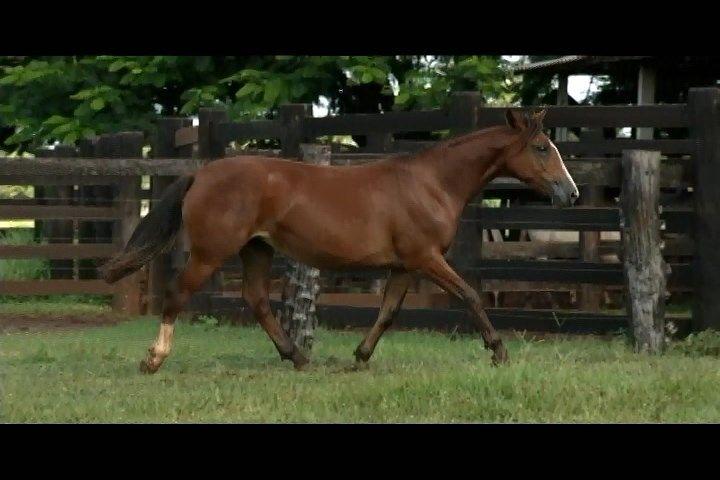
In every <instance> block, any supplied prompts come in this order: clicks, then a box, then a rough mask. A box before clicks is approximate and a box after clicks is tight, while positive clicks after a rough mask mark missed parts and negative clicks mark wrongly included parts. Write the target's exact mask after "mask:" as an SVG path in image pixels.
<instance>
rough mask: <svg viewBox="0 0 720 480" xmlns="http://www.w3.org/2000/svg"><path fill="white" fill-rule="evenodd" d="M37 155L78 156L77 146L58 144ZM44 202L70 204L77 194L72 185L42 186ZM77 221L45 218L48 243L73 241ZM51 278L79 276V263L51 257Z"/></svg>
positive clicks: (44, 228) (43, 229)
mask: <svg viewBox="0 0 720 480" xmlns="http://www.w3.org/2000/svg"><path fill="white" fill-rule="evenodd" d="M35 156H37V157H41V158H42V157H56V158H72V157H76V156H77V151H76V150H75V147H73V146H70V145H57V146H55V148H54V149H53V150H50V149H47V148H43V149H40V150H38V151H37V152H36V153H35ZM41 192H42V194H43V195H44V197H45V199H44V203H45V204H47V205H70V204H71V203H72V202H73V200H74V196H75V192H74V188H73V186H72V185H57V186H42V189H41ZM75 223H76V222H75V221H73V220H45V221H42V224H41V228H42V237H43V238H45V239H47V241H48V243H73V241H74V239H75ZM49 264H50V278H52V279H71V278H75V279H77V278H76V276H77V264H76V262H75V261H74V260H73V259H62V260H56V259H50V260H49Z"/></svg>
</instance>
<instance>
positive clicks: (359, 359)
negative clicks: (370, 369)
mask: <svg viewBox="0 0 720 480" xmlns="http://www.w3.org/2000/svg"><path fill="white" fill-rule="evenodd" d="M353 354H354V355H355V362H356V363H358V364H360V363H365V364H366V363H367V362H368V361H369V360H370V355H371V354H370V352H366V351H365V350H363V348H362V345H360V346H359V347H357V348H356V349H355V351H354V352H353Z"/></svg>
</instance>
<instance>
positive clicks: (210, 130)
mask: <svg viewBox="0 0 720 480" xmlns="http://www.w3.org/2000/svg"><path fill="white" fill-rule="evenodd" d="M228 120H229V117H228V113H227V109H225V107H212V108H201V109H200V111H199V112H198V156H199V157H200V158H201V159H202V160H203V161H204V162H211V161H213V160H217V159H218V158H222V157H224V156H225V141H224V139H223V138H221V137H220V135H219V134H218V125H219V124H221V123H225V122H227V121H228ZM224 278H225V276H224V275H223V273H222V271H221V270H216V271H215V273H213V274H212V276H211V277H210V280H208V282H207V283H206V285H205V286H204V287H203V288H202V290H201V293H200V295H198V296H196V299H195V301H194V302H193V305H195V308H197V309H198V310H201V311H203V310H205V311H207V310H210V307H211V305H210V294H212V293H222V291H223V285H224V283H225V280H224Z"/></svg>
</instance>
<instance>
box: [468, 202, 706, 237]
mask: <svg viewBox="0 0 720 480" xmlns="http://www.w3.org/2000/svg"><path fill="white" fill-rule="evenodd" d="M475 208H476V209H477V210H479V213H480V215H479V217H478V219H477V221H478V222H481V223H482V225H483V228H498V229H505V228H508V229H514V230H529V229H542V230H581V231H613V230H615V231H617V230H619V229H620V210H619V209H618V208H612V207H573V208H558V209H556V208H553V207H512V208H489V207H482V208H478V207H475ZM660 218H661V219H662V220H664V221H665V231H667V232H669V233H670V232H677V233H686V232H690V231H691V230H692V220H693V218H692V210H691V209H687V208H682V207H672V208H671V207H668V208H663V212H662V214H661V216H660ZM461 221H463V222H466V221H467V222H472V221H474V220H470V219H468V220H465V219H463V220H461Z"/></svg>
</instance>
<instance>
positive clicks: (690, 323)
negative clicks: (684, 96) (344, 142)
mask: <svg viewBox="0 0 720 480" xmlns="http://www.w3.org/2000/svg"><path fill="white" fill-rule="evenodd" d="M719 97H720V91H719V90H718V89H716V88H699V89H691V90H690V92H689V96H688V102H687V104H671V105H641V106H568V107H565V106H563V107H548V108H547V109H548V113H547V115H546V117H545V126H546V127H547V128H550V129H553V130H555V129H559V128H562V129H565V131H568V132H570V134H569V137H570V138H568V139H567V140H565V141H557V142H556V145H557V146H558V148H559V150H560V152H561V153H562V155H563V158H564V159H565V161H566V165H567V167H568V170H569V171H570V173H571V175H572V176H573V178H574V179H575V181H576V183H577V184H578V186H579V187H580V189H581V200H582V201H581V202H580V204H579V205H577V206H575V207H572V208H565V209H554V208H551V207H550V206H549V204H548V203H549V202H548V201H547V200H546V199H543V198H541V197H539V196H538V195H536V194H535V193H533V192H531V191H530V190H529V189H528V188H527V187H526V186H525V185H524V184H522V183H520V182H517V181H515V180H513V179H505V178H499V179H496V180H494V181H493V182H492V183H491V184H490V185H489V186H488V188H486V189H485V191H484V192H483V194H482V195H481V196H480V197H478V198H476V199H474V200H473V201H472V202H471V203H470V204H469V205H468V207H467V209H466V210H465V212H464V213H463V216H462V221H461V225H460V228H459V232H458V236H457V238H456V241H455V243H454V244H453V246H452V247H451V250H450V252H449V258H450V260H451V263H453V264H454V265H455V267H456V268H457V269H458V270H459V271H460V272H461V274H462V275H464V276H465V278H467V279H468V280H469V281H470V282H471V283H473V284H474V286H476V287H477V288H478V289H479V290H481V291H482V292H483V294H484V296H485V301H486V304H488V306H489V307H490V308H488V315H489V316H490V318H491V320H492V321H493V323H494V324H495V325H496V327H498V328H519V329H528V330H542V331H551V332H608V331H613V330H617V329H620V328H624V327H625V326H626V324H627V317H626V315H625V314H624V313H623V311H624V307H623V305H622V301H620V302H616V303H618V305H616V306H615V309H614V310H607V308H606V307H607V305H606V303H607V301H606V300H607V299H605V300H603V298H604V297H603V296H604V295H605V296H606V297H607V295H608V293H612V292H616V293H619V294H622V292H623V290H624V286H623V283H624V276H623V265H622V263H621V258H622V247H621V242H620V240H619V238H617V237H616V238H612V239H610V240H606V239H603V238H602V235H601V232H619V231H620V206H619V204H618V203H617V202H616V201H615V199H617V197H619V195H620V185H621V181H622V173H621V172H622V170H621V165H620V160H621V156H622V153H623V151H624V150H628V149H642V150H652V151H659V152H660V153H661V155H662V157H661V158H662V163H661V171H660V184H661V191H662V195H661V198H660V203H661V215H660V217H661V220H662V227H661V228H662V229H663V230H662V239H663V243H664V250H663V255H664V257H665V260H666V262H667V263H668V264H669V265H670V267H671V271H670V274H669V276H668V289H669V291H670V292H671V293H672V294H677V295H683V294H686V295H691V298H692V299H693V310H692V316H688V315H675V316H671V317H672V320H673V321H674V322H675V324H676V326H677V328H678V329H679V330H681V331H689V330H690V329H691V328H694V329H702V328H707V327H714V328H720V302H717V301H715V299H714V297H713V296H714V295H715V294H716V292H717V291H720V290H718V287H720V250H719V249H718V248H717V246H718V245H720V243H719V242H718V241H719V240H720V215H719V214H718V208H717V205H720V194H719V193H718V192H719V191H720V190H718V189H717V188H716V185H717V184H718V183H719V182H720V131H719V130H720V111H719V107H718V98H719ZM451 100H452V101H451V102H450V105H449V107H448V108H444V109H437V110H430V111H417V112H388V113H384V114H353V115H343V116H336V117H324V118H313V117H312V116H311V106H310V105H305V104H293V105H283V106H281V108H280V109H279V113H278V115H277V117H276V118H275V119H273V120H257V121H250V122H231V121H229V120H228V117H227V112H226V111H225V110H223V109H215V108H212V109H202V110H201V111H200V114H199V124H198V125H197V126H193V124H192V120H191V119H188V118H163V119H160V120H159V121H158V129H157V136H156V137H155V138H153V139H152V150H151V155H150V158H142V145H143V144H144V135H143V134H142V133H140V132H125V133H120V134H113V135H102V136H100V137H98V138H96V139H94V140H92V141H86V142H84V143H83V144H82V145H81V146H80V148H79V149H70V150H68V149H59V150H55V151H53V152H44V153H43V154H42V156H40V155H38V158H34V159H27V158H12V159H11V158H3V159H0V184H4V185H37V186H41V187H44V188H45V189H46V190H47V191H45V192H44V193H48V191H50V192H51V193H52V194H51V195H46V198H44V199H37V198H36V199H33V200H32V201H31V200H28V201H25V202H24V203H22V202H13V201H8V200H3V201H2V203H1V204H0V219H35V220H39V221H41V222H43V229H44V231H51V232H52V231H55V232H60V233H61V234H60V235H58V237H60V238H53V237H52V236H50V238H51V239H52V241H53V242H62V243H47V244H42V245H32V246H8V245H5V246H0V258H31V257H38V256H39V257H45V258H50V259H52V260H53V261H54V262H56V263H55V264H53V267H54V268H55V269H56V270H57V271H58V272H62V271H65V272H66V273H65V275H66V277H65V278H55V277H53V278H52V279H49V280H42V281H0V294H16V295H37V294H50V293H104V294H112V295H114V298H115V305H116V306H117V307H118V308H120V309H122V310H124V311H127V312H131V313H137V312H142V311H150V312H154V313H156V312H158V311H159V309H160V306H161V299H162V297H163V288H164V286H165V285H166V283H167V281H168V279H169V278H170V276H171V275H173V274H174V273H175V272H176V271H177V270H178V269H179V268H181V267H182V265H183V264H184V261H185V258H186V255H187V252H186V251H185V250H186V249H185V245H184V242H183V241H182V240H181V241H180V242H178V246H177V248H176V249H175V250H174V251H173V252H170V253H168V254H165V255H163V256H161V257H160V258H159V259H158V260H157V261H155V262H154V264H153V265H152V266H151V268H149V269H147V270H146V271H142V272H139V273H137V274H135V275H134V276H132V277H130V278H128V279H125V280H123V281H121V282H120V283H119V284H118V285H116V286H108V285H106V284H104V283H103V282H102V281H101V280H98V279H97V277H96V276H95V274H94V268H95V267H96V265H97V263H96V262H97V261H98V260H101V259H103V258H106V257H108V256H109V255H111V254H112V253H113V252H114V251H116V250H117V249H119V248H120V246H121V245H122V244H123V243H124V242H125V241H126V240H127V238H128V236H129V234H130V233H131V232H132V229H133V228H134V226H135V225H136V224H137V222H138V221H139V219H140V206H141V202H145V203H149V208H152V203H153V201H154V200H155V199H157V198H159V196H160V195H161V193H162V191H163V189H164V188H165V187H166V186H167V185H169V184H170V183H171V182H172V181H173V179H174V178H175V177H176V176H178V175H181V174H182V173H185V172H190V171H193V170H195V169H196V168H198V167H199V166H200V165H202V164H203V163H205V162H208V161H212V160H214V159H217V158H220V157H223V156H226V155H234V154H240V153H242V154H261V155H266V156H267V155H270V156H280V157H287V158H297V157H298V156H299V155H300V146H301V144H303V143H315V142H317V141H318V138H319V137H329V136H334V135H353V136H355V138H362V137H364V138H362V140H363V141H362V144H363V145H364V147H363V148H361V149H349V148H346V147H342V146H338V145H333V146H332V154H331V163H332V164H338V165H346V164H356V163H361V162H367V161H373V160H375V159H378V158H382V157H384V156H387V155H394V154H398V153H410V152H414V151H417V150H420V149H422V148H426V147H428V146H429V145H430V143H431V142H423V141H414V140H408V139H407V137H408V136H409V135H408V134H412V133H413V132H438V131H450V133H451V134H460V133H463V132H467V131H471V130H474V129H477V128H483V127H487V126H491V125H497V124H501V123H503V122H504V111H505V109H504V108H493V107H485V106H483V105H482V102H481V97H480V95H479V94H477V93H474V92H463V93H458V94H455V95H454V96H453V97H452V99H451ZM624 128H632V129H633V130H634V131H638V129H644V131H645V132H647V131H648V130H647V129H654V138H653V136H651V137H650V138H649V139H645V138H619V137H618V132H619V131H620V129H624ZM644 136H645V135H643V137H644ZM636 137H637V135H636ZM265 139H276V140H279V144H280V149H279V150H276V151H268V150H255V151H251V150H247V149H246V150H237V145H238V144H241V143H243V142H246V141H249V140H265ZM233 145H234V147H233ZM46 156H48V157H47V158H45V157H46ZM69 157H72V158H69ZM143 176H144V178H145V180H147V178H148V177H149V183H148V182H147V181H145V182H144V183H143V182H142V181H141V178H143ZM36 191H38V190H37V187H36ZM348 194H350V195H363V194H365V192H349V193H348ZM483 199H485V200H493V202H485V203H483V202H482V200H483ZM17 203H22V204H17ZM490 203H492V204H493V205H494V206H490ZM145 207H148V205H145ZM47 225H50V228H49V230H48V227H47ZM53 229H54V230H53ZM543 230H550V231H567V232H580V233H579V235H578V236H577V238H576V239H572V240H571V241H564V242H557V241H547V240H538V239H537V238H539V237H537V236H536V237H535V238H534V237H533V235H532V232H535V231H543ZM63 239H64V240H63ZM613 255H614V256H615V259H614V260H613V258H612V257H613ZM608 258H609V260H608ZM286 266H287V262H286V259H284V258H282V257H280V256H277V257H276V261H275V264H274V267H273V277H274V281H273V285H274V289H273V299H274V300H277V299H278V298H279V292H280V290H281V288H282V279H283V274H284V272H285V270H286ZM241 268H242V267H241V264H240V262H239V259H235V260H232V261H230V262H228V263H227V264H226V265H225V266H224V267H223V269H222V271H221V272H219V273H218V274H216V275H215V276H214V277H213V279H212V280H211V281H210V282H208V285H207V286H206V287H205V288H204V290H203V292H200V293H198V294H196V295H195V296H194V298H193V301H192V306H193V309H194V310H195V311H200V312H212V313H220V314H229V315H241V316H244V315H246V314H247V312H246V310H247V309H246V308H245V305H244V301H243V300H242V299H241V295H240V289H241V280H240V278H241V276H240V273H241ZM68 272H69V273H68ZM384 278H385V274H384V273H382V272H380V273H379V272H376V271H367V272H364V271H359V272H352V273H348V272H342V273H338V272H330V271H327V272H325V271H324V272H322V278H321V281H322V290H321V292H322V293H321V294H320V296H319V299H318V315H319V317H320V322H321V324H326V325H328V326H337V327H352V326H365V325H370V324H371V323H372V322H373V321H374V319H375V316H376V314H377V310H376V307H377V306H379V304H380V300H381V288H382V283H383V281H384ZM528 292H531V293H532V292H536V293H537V292H541V293H542V294H543V295H547V298H549V300H548V302H549V305H545V306H544V307H545V308H536V306H534V305H514V306H513V307H508V306H507V303H503V298H505V299H507V298H512V297H513V295H515V294H521V295H525V297H524V298H526V299H527V298H528V297H527V293H528ZM561 294H572V295H570V297H571V300H570V301H568V300H567V299H563V298H562V295H561ZM515 300H516V301H517V295H516V298H515ZM528 306H529V307H531V308H524V307H528ZM405 307H406V308H405V309H404V310H403V311H402V312H401V314H400V317H399V322H400V323H401V324H403V326H405V327H416V328H453V329H458V330H465V329H468V328H469V325H470V324H469V322H468V319H467V318H466V313H465V311H464V309H463V307H462V305H460V304H459V303H458V302H457V301H455V300H454V299H452V298H450V297H449V296H448V295H447V294H445V293H444V292H442V291H440V290H439V289H437V288H435V287H434V286H432V285H429V284H428V283H427V282H423V281H419V282H418V283H417V285H415V287H414V289H413V290H411V292H410V293H409V294H408V296H407V298H406V301H405ZM669 317H670V315H669Z"/></svg>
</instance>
